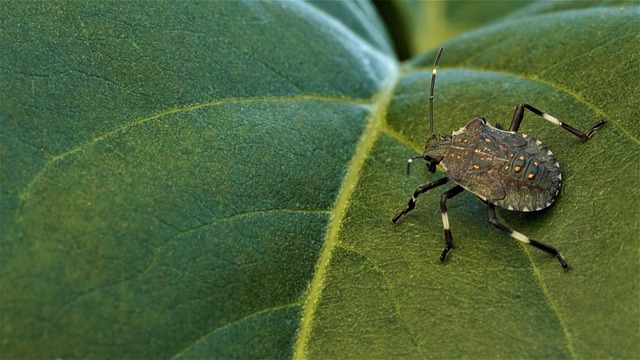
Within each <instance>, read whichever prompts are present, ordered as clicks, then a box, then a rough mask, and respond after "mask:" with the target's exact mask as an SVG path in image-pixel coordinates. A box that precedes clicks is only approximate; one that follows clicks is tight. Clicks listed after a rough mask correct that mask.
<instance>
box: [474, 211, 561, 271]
mask: <svg viewBox="0 0 640 360" xmlns="http://www.w3.org/2000/svg"><path fill="white" fill-rule="evenodd" d="M487 210H488V211H487V221H489V224H491V225H493V226H495V227H497V228H498V230H500V231H502V232H504V233H505V234H508V235H511V237H513V238H514V239H516V240H518V241H522V242H523V243H525V244H529V245H531V246H534V247H537V248H538V249H540V250H542V251H546V252H548V253H549V254H551V255H553V256H555V257H556V258H557V259H558V261H559V262H560V265H562V267H563V268H565V269H566V268H567V267H568V265H567V262H566V261H565V260H564V257H563V256H562V254H560V252H559V251H558V250H557V249H556V248H554V247H553V246H550V245H547V244H545V243H541V242H539V241H536V240H533V239H530V238H529V237H528V236H526V235H524V234H521V233H519V232H517V231H515V230H513V229H510V228H508V227H506V226H505V225H503V224H502V223H500V222H499V221H498V218H497V217H496V207H495V205H493V204H491V203H487Z"/></svg>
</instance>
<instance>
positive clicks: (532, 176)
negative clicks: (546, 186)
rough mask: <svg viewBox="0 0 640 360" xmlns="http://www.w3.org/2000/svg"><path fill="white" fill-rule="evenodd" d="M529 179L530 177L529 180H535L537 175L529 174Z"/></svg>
mask: <svg viewBox="0 0 640 360" xmlns="http://www.w3.org/2000/svg"><path fill="white" fill-rule="evenodd" d="M527 177H528V178H529V179H533V178H534V177H536V175H535V174H529V175H527Z"/></svg>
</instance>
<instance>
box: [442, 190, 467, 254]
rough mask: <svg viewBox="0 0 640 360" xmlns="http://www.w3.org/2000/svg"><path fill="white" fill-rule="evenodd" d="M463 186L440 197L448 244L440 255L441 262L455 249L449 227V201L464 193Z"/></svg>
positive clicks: (445, 237)
mask: <svg viewBox="0 0 640 360" xmlns="http://www.w3.org/2000/svg"><path fill="white" fill-rule="evenodd" d="M463 191H464V189H463V188H462V186H460V185H458V186H456V187H453V188H451V189H449V190H447V191H445V192H444V194H442V196H441V197H440V211H441V212H442V227H443V228H444V240H445V241H446V242H447V247H445V248H444V251H442V255H440V261H444V260H445V259H446V258H447V254H448V253H449V251H451V249H453V236H452V235H451V228H450V227H449V215H447V199H451V198H452V197H454V196H456V195H458V194H460V193H461V192H463Z"/></svg>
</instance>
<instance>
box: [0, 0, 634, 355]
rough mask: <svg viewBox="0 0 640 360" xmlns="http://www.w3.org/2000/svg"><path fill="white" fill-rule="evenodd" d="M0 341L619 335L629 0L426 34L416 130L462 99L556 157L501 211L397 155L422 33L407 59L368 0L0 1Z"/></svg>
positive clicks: (122, 350) (538, 340) (422, 341)
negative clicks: (417, 193)
mask: <svg viewBox="0 0 640 360" xmlns="http://www.w3.org/2000/svg"><path fill="white" fill-rule="evenodd" d="M3 5H4V6H3V12H2V20H3V21H2V34H3V35H4V36H3V39H4V40H5V41H3V42H2V43H1V45H0V47H2V54H3V55H2V70H0V72H1V73H0V78H1V79H2V80H1V81H0V98H2V99H3V100H2V102H0V114H2V115H1V116H0V141H1V143H0V156H1V162H0V180H1V191H2V197H1V198H0V213H1V214H2V216H1V217H0V221H1V222H0V227H1V228H0V230H1V237H2V238H1V246H2V247H1V262H0V270H1V271H0V274H1V275H0V276H1V283H0V285H1V288H0V296H1V303H0V311H1V315H2V322H1V324H0V326H1V334H0V335H1V345H0V346H1V348H0V350H1V353H2V357H3V358H53V357H55V358H70V357H94V358H170V357H175V358H178V357H183V358H202V357H216V358H220V357H221V358H224V357H239V358H264V357H267V358H289V357H291V356H296V357H309V358H317V357H320V358H331V357H340V358H344V357H358V358H365V357H375V358H385V357H392V356H393V357H440V358H444V357H447V358H452V357H488V358H496V357H518V358H523V357H531V358H543V357H554V358H557V357H574V358H594V357H617V358H622V357H624V358H637V357H639V356H640V353H639V351H638V347H637V344H638V341H639V340H640V335H639V334H638V329H639V328H640V320H639V319H640V311H639V308H638V307H639V305H638V301H637V299H638V297H639V296H640V289H639V286H638V285H639V283H640V282H639V281H638V280H640V279H639V278H638V277H639V274H640V272H639V270H640V269H639V266H638V265H639V262H638V252H637V250H638V245H639V244H638V234H639V233H640V229H639V227H638V220H639V219H638V215H637V204H638V202H639V201H640V190H638V180H637V179H638V171H637V169H638V165H640V164H638V160H637V156H636V154H637V152H638V143H639V141H638V138H639V136H638V135H639V134H640V126H639V125H638V123H637V121H635V119H637V118H638V112H637V108H638V106H637V105H638V103H640V101H639V100H640V95H639V93H638V90H637V84H638V80H640V79H638V77H639V76H640V74H639V73H638V71H637V69H638V63H639V56H638V53H637V44H638V40H639V35H638V29H637V18H638V14H639V13H640V11H639V9H638V7H628V6H627V7H625V6H618V5H616V6H615V7H613V6H612V7H597V8H593V9H588V8H587V9H581V10H564V9H562V11H558V10H553V9H552V10H549V11H546V10H543V11H532V13H539V14H540V15H533V16H531V14H525V15H524V16H521V17H515V18H507V19H505V20H504V21H502V22H500V23H496V24H494V25H491V26H489V27H484V28H481V29H478V30H476V31H474V32H472V33H467V34H464V35H462V36H460V37H458V38H455V39H452V40H450V41H449V42H447V43H445V46H446V50H445V55H444V57H443V59H442V62H441V71H440V72H439V77H438V81H437V87H436V107H435V118H436V124H435V127H436V130H437V131H438V132H445V131H446V132H448V131H450V130H456V129H458V128H459V127H461V126H464V125H465V124H466V123H467V122H468V121H469V120H470V119H471V118H472V117H473V116H475V115H484V116H485V117H486V118H487V119H488V120H489V121H490V122H491V123H494V122H496V121H500V122H501V123H503V124H504V125H508V122H509V120H510V118H511V114H512V113H513V110H514V108H515V105H516V104H517V103H520V102H529V103H532V104H534V105H535V106H537V107H539V108H541V109H543V110H545V111H547V112H549V113H551V114H552V115H554V116H556V117H558V118H559V119H561V120H563V121H566V122H567V123H569V124H571V125H573V126H574V127H577V128H579V129H586V128H588V127H589V126H590V125H592V124H593V122H595V120H596V119H598V118H605V119H607V121H608V123H607V125H606V126H605V127H603V128H602V129H600V130H599V131H598V132H597V133H596V134H595V135H594V137H593V138H592V139H591V140H589V141H588V142H585V143H581V142H580V141H579V140H576V139H575V138H574V137H572V136H571V135H570V134H567V133H566V132H564V131H561V130H558V129H557V128H555V127H554V126H552V125H550V124H549V123H548V122H546V121H542V120H541V119H539V118H538V117H535V116H527V117H526V118H525V121H524V123H523V126H522V128H521V131H522V132H523V133H527V134H530V135H534V136H536V137H537V138H539V139H540V140H542V141H544V142H545V143H546V144H547V145H549V147H550V148H551V149H553V151H554V153H555V154H556V156H557V157H558V160H559V161H560V164H561V166H562V169H563V180H564V183H563V189H562V192H561V194H560V196H559V197H558V199H557V201H556V204H554V206H553V207H551V208H550V209H548V210H546V211H543V212H541V213H533V214H521V213H511V212H508V211H501V212H499V214H498V216H499V217H500V218H501V219H502V220H503V221H504V222H505V223H506V224H507V225H509V226H511V227H513V228H515V229H517V230H518V231H521V232H523V233H524V234H527V235H529V236H531V237H533V238H535V239H538V240H540V241H544V242H547V243H550V244H552V245H554V246H557V247H558V248H560V249H561V250H562V252H563V254H564V255H565V257H566V258H567V261H568V262H569V264H570V265H571V266H572V270H571V271H569V272H564V271H562V270H561V268H560V266H559V265H558V263H557V261H555V260H554V259H553V258H551V257H549V256H548V255H547V254H545V253H542V252H540V251H537V250H536V249H531V248H528V247H526V246H520V245H518V244H517V243H516V242H515V241H513V240H512V239H510V238H509V237H508V236H506V235H503V234H500V233H499V232H497V230H495V229H493V228H490V226H489V225H487V224H486V221H485V220H484V218H485V213H486V210H485V209H484V206H483V204H482V203H481V202H479V201H478V200H477V199H475V198H474V196H473V195H472V194H470V193H463V194H461V195H459V196H457V197H456V198H454V199H451V200H450V201H449V202H448V208H449V216H450V220H451V227H452V231H453V235H454V238H455V241H456V248H455V249H454V250H453V251H452V253H451V254H450V256H449V259H448V261H447V262H446V263H445V264H440V263H439V261H438V260H437V256H438V255H439V253H440V251H441V250H442V248H443V246H444V241H443V236H442V225H441V221H440V209H439V206H438V201H439V196H440V193H441V192H442V191H444V189H442V190H436V191H432V192H429V193H427V194H424V195H422V196H421V197H420V200H419V203H418V206H417V208H416V210H415V211H413V212H412V213H410V214H409V215H407V216H406V217H404V218H403V219H402V220H401V222H400V223H399V224H398V225H397V226H392V225H391V224H390V218H391V216H393V214H394V213H395V211H397V210H400V209H401V208H402V206H403V205H404V204H405V203H406V201H407V200H408V198H409V197H410V195H411V193H412V192H413V190H414V189H415V187H416V186H417V185H418V184H420V183H424V182H427V181H430V180H433V179H435V178H436V177H438V176H443V173H442V172H438V173H437V174H435V175H432V174H429V173H427V172H426V171H424V170H423V169H422V168H421V166H419V165H418V164H417V163H416V166H414V171H413V173H412V175H411V176H409V177H407V176H405V175H404V167H405V160H404V159H406V158H407V157H409V156H411V155H413V154H415V153H416V152H420V151H421V148H422V146H423V143H424V141H425V139H426V136H427V135H428V124H427V123H426V120H425V114H426V96H427V91H428V82H429V77H430V74H431V66H432V62H433V56H434V52H433V51H431V52H429V53H426V54H424V55H422V56H420V57H418V58H415V59H413V60H412V61H411V62H410V63H408V64H406V65H405V66H400V64H399V63H398V61H397V60H396V59H395V55H394V54H393V52H392V50H391V45H390V44H389V41H388V39H387V36H386V34H385V29H384V28H383V26H382V25H381V23H380V21H379V20H378V18H377V17H376V15H375V12H374V11H373V9H372V7H371V6H370V5H369V4H367V3H361V2H358V3H347V2H266V3H258V2H246V3H241V2H203V3H184V2H178V3H172V2H159V3H154V4H153V5H151V4H150V3H136V2H134V3H131V2H102V3H93V2H92V3H86V2H45V3H38V4H35V3H29V2H4V3H3Z"/></svg>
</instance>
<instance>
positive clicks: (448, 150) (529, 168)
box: [391, 48, 605, 268]
mask: <svg viewBox="0 0 640 360" xmlns="http://www.w3.org/2000/svg"><path fill="white" fill-rule="evenodd" d="M443 50H444V49H443V48H441V49H440V51H438V54H437V55H436V60H435V62H434V65H433V72H432V75H431V87H430V89H429V130H430V131H431V137H430V138H429V139H428V140H427V144H426V145H425V147H424V152H423V153H422V155H416V156H413V157H411V158H410V159H409V161H408V163H407V173H409V171H410V169H411V162H412V161H413V160H415V159H424V160H425V161H427V168H428V169H429V172H431V173H435V171H436V165H440V166H442V168H444V170H445V172H446V175H447V176H445V177H443V178H441V179H438V180H436V181H433V182H430V183H427V184H423V185H420V186H419V187H418V188H417V189H416V191H415V192H414V193H413V196H412V197H411V199H409V203H408V205H407V207H406V208H405V209H404V210H402V211H400V212H399V213H398V214H396V216H394V217H393V219H392V220H391V221H392V222H393V223H394V224H395V223H396V222H398V220H399V219H400V218H401V217H402V216H403V215H405V214H406V213H408V212H409V211H411V210H413V208H414V207H415V205H416V199H417V197H418V196H419V195H420V194H422V193H425V192H427V191H428V190H431V189H433V188H435V187H438V186H441V185H444V184H446V183H448V182H449V181H451V182H454V183H455V184H456V186H454V187H452V188H451V189H449V190H447V191H445V192H444V193H443V194H442V196H441V197H440V210H441V211H442V225H443V227H444V238H445V241H446V244H447V245H446V247H445V249H444V251H443V252H442V255H440V261H444V260H445V259H446V257H447V254H448V253H449V251H451V249H452V248H453V236H452V235H451V229H450V228H449V217H448V216H447V199H450V198H452V197H454V196H455V195H458V194H460V193H461V192H463V191H464V190H467V191H469V192H471V193H473V194H474V195H476V196H477V197H478V198H480V200H482V202H484V203H485V204H486V205H487V221H488V222H489V223H490V224H491V225H493V226H495V227H496V228H498V230H500V231H502V232H504V233H506V234H508V235H511V236H512V237H513V238H515V239H516V240H519V241H522V242H524V243H526V244H529V245H532V246H534V247H536V248H538V249H540V250H543V251H546V252H547V253H549V254H551V255H554V256H555V257H556V258H557V259H558V261H559V262H560V264H561V265H562V267H564V268H567V267H568V265H567V262H566V261H565V260H564V257H563V256H562V254H560V252H559V251H558V250H556V248H554V247H553V246H550V245H547V244H544V243H542V242H539V241H537V240H534V239H531V238H529V237H528V236H526V235H524V234H521V233H519V232H517V231H515V230H513V229H510V228H509V227H507V226H505V225H503V224H502V223H500V222H499V221H498V218H497V217H496V206H499V207H501V208H505V209H507V210H512V211H522V212H530V211H539V210H542V209H545V208H547V207H549V206H550V205H551V204H552V203H553V201H554V200H555V197H556V195H558V192H559V191H560V181H561V175H560V166H559V165H558V161H557V160H556V157H555V156H554V155H553V153H552V152H551V150H549V148H548V147H547V146H546V145H545V144H543V143H542V142H540V141H539V140H537V139H535V138H533V137H531V136H527V135H525V134H520V133H518V128H520V123H521V122H522V119H523V116H524V110H525V109H526V110H529V111H531V112H533V113H534V114H536V115H538V116H540V117H541V118H543V119H545V120H547V121H549V122H551V123H552V124H554V125H557V126H560V127H561V128H563V129H565V130H567V131H568V132H570V133H571V134H573V135H575V136H577V137H578V138H580V139H581V140H583V141H584V140H588V139H589V138H590V137H591V135H593V133H594V131H595V130H596V129H597V128H599V127H601V126H602V125H604V123H605V121H604V120H599V121H598V122H596V123H595V125H593V126H592V127H591V128H590V129H589V130H587V131H586V132H584V133H583V132H581V131H579V130H576V129H575V128H573V127H571V126H569V125H568V124H566V123H563V122H561V121H560V120H558V119H556V118H555V117H553V116H551V115H549V114H547V113H545V112H542V111H540V110H538V109H536V108H535V107H533V106H531V105H529V104H519V105H518V106H516V111H515V113H514V114H513V118H512V119H511V125H510V126H509V130H508V131H504V130H502V129H501V127H500V125H499V124H496V127H493V126H491V125H489V124H488V123H487V121H486V120H485V119H484V118H483V117H476V118H475V119H473V120H471V122H469V123H468V124H467V126H465V127H463V128H461V129H460V130H458V131H456V132H454V133H453V134H444V135H441V136H439V137H438V136H436V135H435V133H434V132H433V89H434V85H435V82H436V70H437V68H438V63H439V62H440V57H441V56H442V51H443Z"/></svg>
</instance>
